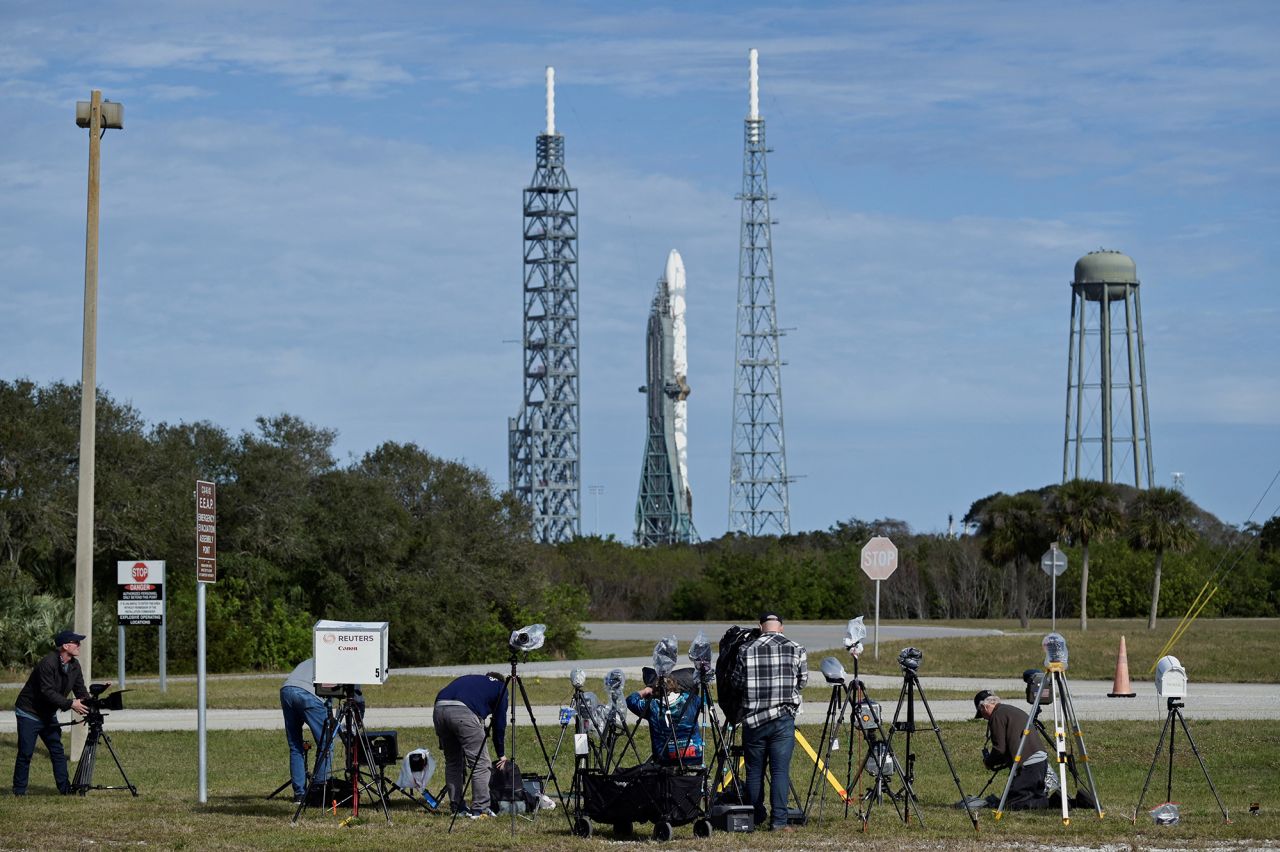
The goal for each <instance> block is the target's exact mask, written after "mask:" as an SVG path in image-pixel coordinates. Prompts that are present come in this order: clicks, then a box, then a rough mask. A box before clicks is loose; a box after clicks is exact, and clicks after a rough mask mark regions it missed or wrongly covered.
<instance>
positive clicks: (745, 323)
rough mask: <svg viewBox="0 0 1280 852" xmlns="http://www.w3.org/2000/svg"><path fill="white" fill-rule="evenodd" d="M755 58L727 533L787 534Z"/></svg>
mask: <svg viewBox="0 0 1280 852" xmlns="http://www.w3.org/2000/svg"><path fill="white" fill-rule="evenodd" d="M757 59H758V54H757V52H756V50H755V49H754V48H752V49H751V51H750V54H749V62H750V100H749V109H748V113H747V119H746V122H745V129H744V132H745V138H744V143H743V157H742V192H741V194H740V195H738V199H739V200H740V201H741V202H742V226H741V230H740V239H739V243H738V322H737V345H736V347H735V353H734V370H733V434H732V437H731V440H730V447H731V455H730V459H729V532H742V533H746V534H747V535H749V536H759V535H787V534H788V533H790V532H791V505H790V499H789V496H788V487H789V484H790V480H789V479H788V477H787V450H786V440H785V437H784V431H783V424H782V358H781V355H780V353H779V349H778V338H779V336H780V333H779V331H778V307H777V302H776V298H775V293H774V281H773V229H772V226H773V220H772V219H771V218H770V214H769V202H770V201H771V200H773V196H771V195H770V194H769V171H768V167H767V165H766V157H765V155H766V154H767V153H768V151H769V149H768V147H767V145H766V144H765V135H764V119H763V118H761V117H760V95H759V92H760V88H759V75H758V73H757Z"/></svg>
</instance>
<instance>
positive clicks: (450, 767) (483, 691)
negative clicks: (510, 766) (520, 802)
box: [432, 672, 507, 819]
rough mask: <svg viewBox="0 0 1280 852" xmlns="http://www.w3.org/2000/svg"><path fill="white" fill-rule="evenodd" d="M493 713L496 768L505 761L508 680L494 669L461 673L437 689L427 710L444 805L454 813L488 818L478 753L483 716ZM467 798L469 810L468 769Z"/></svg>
mask: <svg viewBox="0 0 1280 852" xmlns="http://www.w3.org/2000/svg"><path fill="white" fill-rule="evenodd" d="M486 716H492V717H493V747H494V750H495V751H497V753H498V762H497V764H496V766H497V768H498V769H499V770H502V769H503V768H504V767H506V765H507V758H506V757H505V756H504V754H503V751H504V749H505V748H506V743H507V684H506V679H505V678H504V677H503V676H502V675H500V674H498V673H497V672H489V673H488V674H482V675H463V676H462V677H459V678H455V679H454V680H453V681H452V682H451V683H449V684H448V685H447V686H445V688H444V689H442V690H440V694H439V695H437V696H436V701H435V707H434V709H433V711H432V722H433V724H434V725H435V729H436V736H438V737H440V751H442V752H443V753H444V780H445V787H446V789H447V790H448V791H449V805H450V807H451V808H452V809H453V810H454V811H455V812H460V813H462V814H463V815H465V816H468V817H471V818H472V819H477V818H481V817H487V816H493V815H494V814H493V811H492V810H490V809H489V755H487V754H484V753H482V748H483V747H484V740H485V731H484V718H485V717H486ZM473 766H474V768H473V769H471V791H472V802H471V807H470V808H468V807H467V805H466V800H465V799H464V798H463V793H464V790H463V785H464V784H465V783H466V780H467V770H468V769H469V768H471V767H473Z"/></svg>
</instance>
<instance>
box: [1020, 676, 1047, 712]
mask: <svg viewBox="0 0 1280 852" xmlns="http://www.w3.org/2000/svg"><path fill="white" fill-rule="evenodd" d="M1022 682H1023V683H1025V684H1026V685H1027V703H1028V704H1031V705H1034V704H1036V703H1037V702H1039V703H1040V704H1052V703H1053V681H1045V679H1044V672H1042V671H1040V670H1039V669H1027V670H1026V671H1024V672H1023V673H1022Z"/></svg>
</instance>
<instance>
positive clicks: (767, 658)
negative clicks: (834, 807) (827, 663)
mask: <svg viewBox="0 0 1280 852" xmlns="http://www.w3.org/2000/svg"><path fill="white" fill-rule="evenodd" d="M731 679H732V681H733V685H734V687H735V688H737V689H738V690H739V691H740V692H741V693H742V695H744V696H745V698H744V700H743V713H742V751H743V756H744V758H745V759H746V764H747V798H748V799H750V804H751V805H752V807H753V808H754V809H755V821H756V824H757V825H759V824H761V823H763V822H764V821H765V818H766V811H765V807H764V768H765V764H766V762H767V763H768V765H769V799H770V801H769V804H770V813H769V814H767V815H768V816H769V817H770V829H771V830H773V831H792V828H791V825H790V809H789V808H788V806H787V794H788V791H789V790H790V788H791V777H790V776H791V752H792V749H793V748H794V747H795V743H796V713H798V712H799V711H800V704H801V702H802V701H803V697H802V692H803V690H804V687H805V684H806V683H808V682H809V657H808V654H807V653H806V651H805V649H804V646H803V645H799V644H797V643H795V642H793V641H791V640H790V639H788V638H787V637H786V636H783V635H782V618H781V616H779V615H778V614H777V613H775V612H769V611H766V612H764V613H762V614H761V615H760V636H759V638H757V639H756V640H755V641H754V642H752V643H750V644H749V645H746V646H745V647H744V648H743V649H742V650H741V651H740V652H739V655H738V659H737V661H736V662H735V664H734V667H733V674H732V677H731Z"/></svg>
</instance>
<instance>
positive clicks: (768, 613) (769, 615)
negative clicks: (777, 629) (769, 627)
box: [760, 609, 782, 624]
mask: <svg viewBox="0 0 1280 852" xmlns="http://www.w3.org/2000/svg"><path fill="white" fill-rule="evenodd" d="M766 621H776V622H778V623H779V624H781V623H782V616H780V615H778V612H777V610H772V609H766V610H765V611H763V612H762V613H760V623H761V624H764V623H765V622H766Z"/></svg>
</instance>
